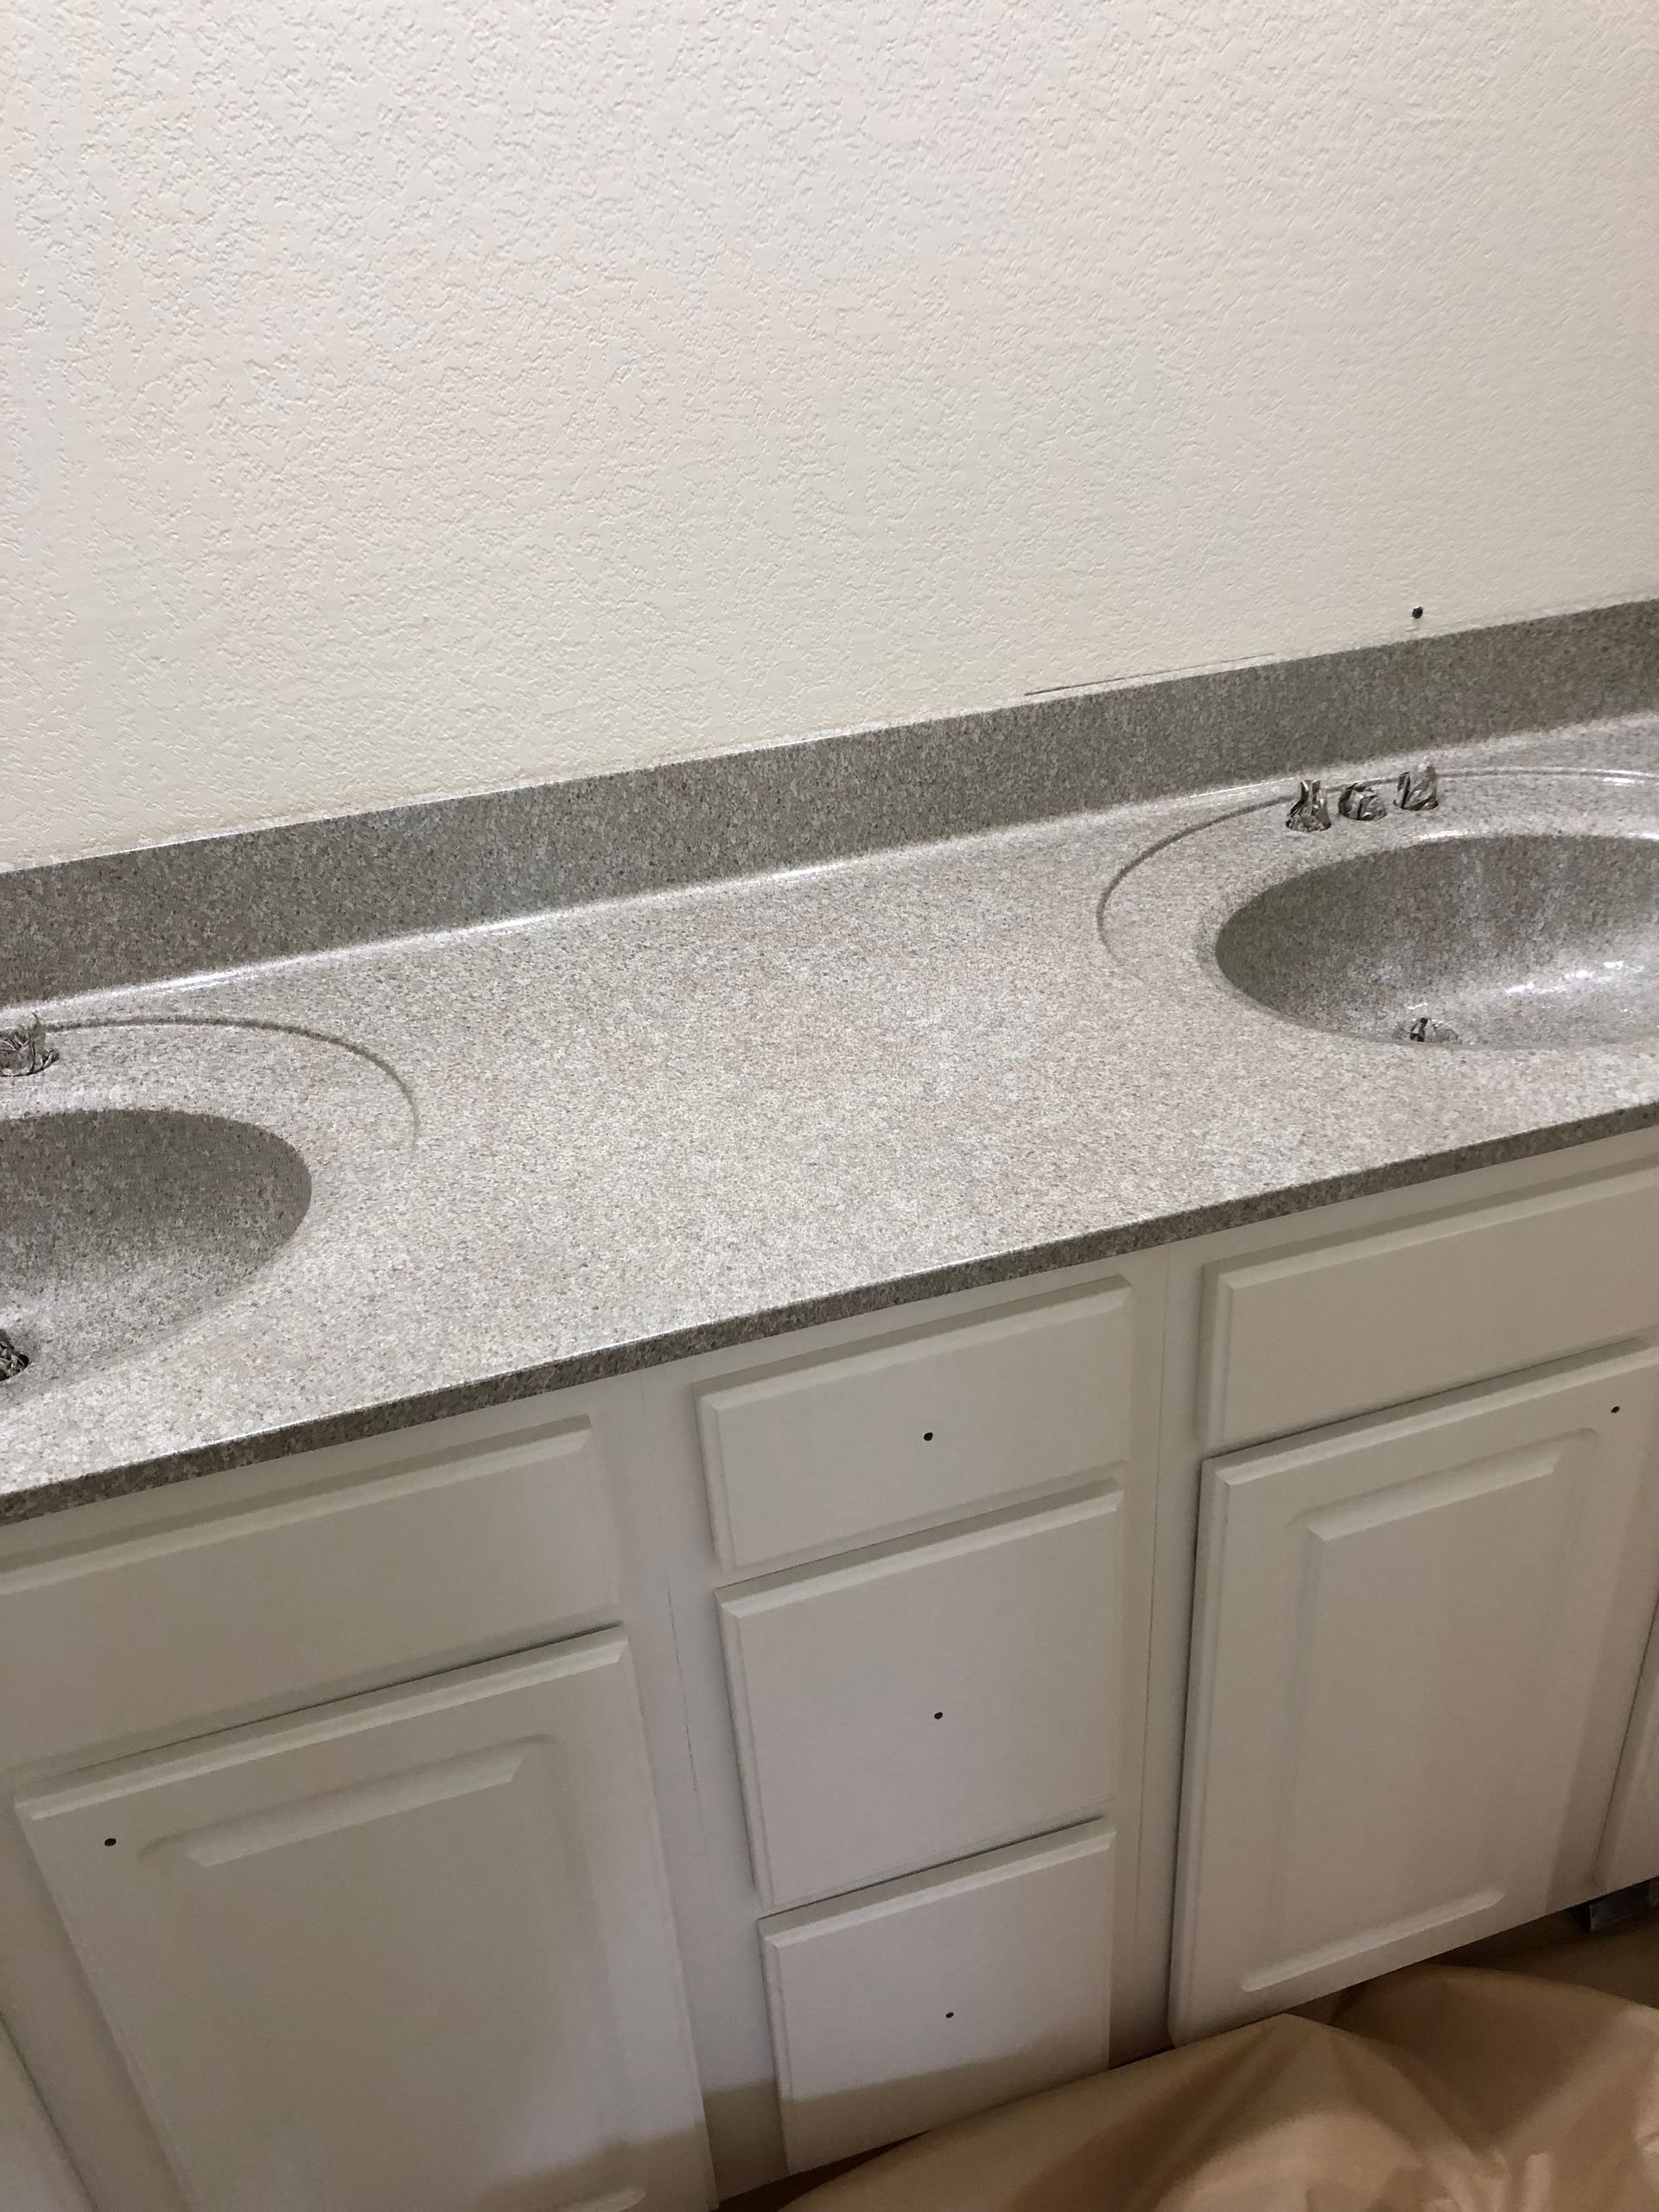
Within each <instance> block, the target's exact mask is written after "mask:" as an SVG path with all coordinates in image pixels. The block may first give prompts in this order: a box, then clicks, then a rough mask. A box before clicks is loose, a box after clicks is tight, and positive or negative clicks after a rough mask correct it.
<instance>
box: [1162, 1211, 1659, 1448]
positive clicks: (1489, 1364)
mask: <svg viewBox="0 0 1659 2212" xmlns="http://www.w3.org/2000/svg"><path fill="white" fill-rule="evenodd" d="M1205 1302H1206V1314H1205V1327H1206V1332H1207V1348H1206V1357H1205V1382H1204V1390H1205V1406H1204V1435H1205V1440H1206V1442H1207V1443H1208V1444H1209V1445H1211V1446H1212V1447H1213V1446H1222V1445H1232V1444H1245V1443H1250V1442H1253V1441H1255V1440H1256V1439H1257V1438H1261V1437H1268V1436H1286V1435H1289V1434H1290V1433H1292V1432H1293V1431H1294V1430H1296V1429H1300V1428H1313V1427H1318V1426H1319V1425H1320V1424H1321V1423H1323V1422H1325V1421H1340V1420H1343V1419H1345V1418H1346V1417H1347V1416H1348V1415H1349V1414H1358V1413H1369V1412H1370V1411H1371V1410H1373V1409H1374V1408H1376V1407H1379V1406H1389V1405H1399V1404H1402V1402H1405V1401H1406V1400H1408V1399H1411V1398H1423V1397H1429V1396H1432V1395H1433V1394H1434V1393H1435V1392H1436V1391H1439V1390H1448V1389H1456V1388H1457V1387H1458V1385H1459V1384H1460V1383H1476V1382H1479V1381H1481V1380H1483V1379H1484V1377H1486V1376H1494V1375H1507V1374H1512V1373H1515V1372H1516V1371H1518V1370H1520V1369H1522V1368H1523V1367H1531V1366H1535V1365H1537V1364H1539V1363H1541V1362H1543V1361H1545V1360H1550V1359H1559V1358H1560V1357H1563V1356H1564V1355H1565V1354H1567V1353H1569V1352H1577V1351H1593V1350H1594V1349H1595V1348H1596V1347H1597V1346H1598V1345H1600V1344H1615V1343H1618V1341H1619V1340H1620V1339H1621V1338H1629V1337H1632V1336H1635V1335H1637V1334H1639V1333H1640V1332H1642V1331H1643V1330H1644V1329H1646V1328H1649V1327H1650V1326H1652V1325H1654V1324H1655V1323H1659V1168H1644V1169H1643V1171H1642V1172H1641V1173H1639V1174H1635V1175H1622V1176H1618V1177H1615V1178H1612V1179H1608V1180H1601V1181H1597V1182H1594V1183H1581V1184H1578V1185H1574V1186H1573V1187H1572V1188H1571V1189H1567V1190H1560V1191H1547V1192H1541V1193H1540V1194H1539V1195H1538V1196H1537V1197H1535V1198H1519V1199H1516V1201H1515V1202H1514V1203H1513V1204H1511V1205H1495V1206H1483V1207H1480V1208H1479V1209H1478V1210H1477V1211H1472V1212H1466V1213H1458V1214H1448V1215H1444V1216H1442V1217H1440V1218H1439V1219H1436V1220H1429V1221H1420V1222H1414V1223H1411V1224H1408V1226H1407V1227H1405V1228H1403V1229H1396V1230H1389V1231H1388V1232H1386V1233H1385V1234H1383V1235H1381V1236H1357V1237H1349V1238H1346V1239H1344V1240H1343V1241H1342V1242H1340V1243H1331V1244H1322V1245H1317V1246H1315V1247H1313V1249H1310V1250H1305V1251H1300V1252H1287V1253H1283V1254H1281V1255H1279V1256H1277V1257H1276V1258H1273V1259H1267V1260H1261V1261H1257V1262H1250V1263H1248V1264H1244V1265H1240V1266H1233V1265H1230V1264H1229V1265H1226V1266H1221V1267H1217V1268H1214V1269H1213V1270H1211V1280H1210V1281H1209V1283H1208V1285H1207V1288H1206V1301H1205Z"/></svg>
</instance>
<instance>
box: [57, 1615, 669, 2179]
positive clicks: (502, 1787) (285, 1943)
mask: <svg viewBox="0 0 1659 2212" xmlns="http://www.w3.org/2000/svg"><path fill="white" fill-rule="evenodd" d="M17 1809H18V1815H19V1817H20V1819H21V1821H22V1827H23V1832H24V1834H25V1835H26V1837H27V1838H28V1840H29V1846H30V1847H31V1849H32V1850H33V1852H34V1853H35V1859H36V1860H37V1861H38V1863H39V1865H40V1866H41V1871H42V1872H43V1873H44V1875H45V1877H46V1879H47V1882H48V1885H49V1887H50V1889H51V1891H52V1893H53V1896H54V1899H55V1901H56V1903H57V1904H58V1906H59V1909H60V1911H61V1913H62V1915H63V1917H64V1921H65V1923H66V1925H67V1929H68V1931H69V1934H70V1936H71V1939H72V1941H73V1943H74V1946H75V1948H76V1950H77V1952H78V1954H79V1957H80V1960H81V1963H82V1965H83V1966H84V1967H85V1968H86V1974H87V1976H88V1979H89V1980H90V1981H91V1983H92V1988H93V1990H94V1992H95V1993H96V1995H97V1997H98V1999H99V2003H100V2005H102V2007H103V2009H104V2011H105V2015H106V2017H107V2018H108V2019H109V2021H110V2023H111V2026H112V2028H113V2029H114V2031H115V2034H116V2037H117V2041H118V2044H119V2045H120V2047H121V2050H122V2052H123V2054H124V2057H125V2059H126V2062H127V2063H128V2065H129V2066H130V2069H131V2070H132V2073H133V2075H134V2078H135V2081H136V2083H137V2088H138V2089H139V2092H140V2094H141V2095H142V2096H143V2100H144V2101H145V2103H146V2105H147V2106H148V2107H149V2112H150V2114H151V2117H152V2119H153V2120H155V2122H156V2128H157V2133H158V2134H159V2136H160V2138H161V2140H162V2145H163V2146H164V2148H165V2149H166V2151H167V2152H168V2156H169V2158H171V2160H172V2161H173V2163H174V2164H175V2168H176V2170H177V2171H178V2172H179V2173H180V2175H181V2177H182V2179H183V2181H184V2183H185V2185H186V2188H187V2189H188V2192H189V2196H190V2201H191V2202H192V2203H194V2204H196V2205H198V2206H200V2207H202V2208H203V2212H221V2208H223V2212H232V2208H238V2212H239V2208H243V2207H252V2206H255V2205H257V2206H259V2207H261V2208H264V2212H316V2208H318V2207H321V2206H323V2205H327V2206H331V2207H333V2206H340V2207H346V2206H350V2207H352V2208H353V2212H357V2208H362V2212H463V2208H465V2212H486V2208H491V2212H494V2209H495V2208H499V2212H530V2208H531V2207H532V2206H534V2207H538V2208H539V2207H543V2206H554V2205H558V2206H563V2207H569V2208H571V2212H577V2208H587V2212H594V2208H595V2207H597V2206H600V2205H606V2206H616V2207H620V2206H622V2205H632V2204H648V2205H649V2206H651V2207H652V2208H653V2212H656V2209H657V2208H660V2212H694V2208H697V2207H701V2206H703V2205H706V2204H707V2203H708V2202H709V2192H708V2190H707V2188H706V2183H705V2171H706V2170H705V2167H704V2163H703V2150H702V2109H701V2100H700V2096H699V2093H698V2088H697V2082H696V2074H695V2070H694V2068H693V2065H692V2060H691V2051H690V2034H689V2031H688V2028H687V2024H686V2020H685V2014H684V2005H683V1997H682V1993H681V1989H680V1980H679V1971H678V1964H677V1957H676V1953H675V1949H674V1939H673V1926H672V1921H671V1916H670V1911H669V1904H668V1897H667V1889H666V1884H665V1881H664V1875H663V1871H662V1864H661V1858H660V1854H659V1851H658V1841H657V1832H656V1823H655V1818H654V1812H653V1808H652V1796H651V1784H650V1778H649V1777H648V1775H647V1772H646V1767H645V1744H644V1739H643V1733H642V1731H641V1727H640V1722H639V1708H638V1706H637V1704H636V1701H635V1697H634V1688H633V1680H632V1669H631V1668H630V1665H629V1660H628V1653H627V1648H626V1643H625V1642H624V1640H623V1638H622V1637H621V1636H620V1634H617V1633H615V1632H610V1633H604V1634H601V1635H598V1636H594V1637H582V1638H579V1639H577V1640H576V1641H575V1643H569V1644H566V1645H563V1646H562V1647H561V1648H560V1649H557V1650H556V1651H552V1652H546V1653H542V1654H539V1655H537V1656H536V1657H534V1658H531V1659H515V1660H508V1661H504V1662H491V1663H486V1664H485V1665H483V1666H480V1667H474V1668H469V1669H462V1670H461V1671H460V1672H458V1673H455V1674H453V1675H447V1676H443V1677H440V1678H438V1679H437V1680H435V1681H429V1682H423V1683H421V1684H419V1685H417V1686H416V1688H412V1689H405V1690H399V1691H393V1692H386V1693H380V1694H376V1695H374V1696H372V1697H367V1698H360V1699H353V1700H350V1701H349V1702H346V1703H344V1704H340V1705H336V1706H332V1707H321V1708H319V1709H317V1710H316V1711H315V1712H312V1713H307V1714H305V1715H303V1716H302V1718H300V1719H297V1720H290V1721H283V1722H279V1723H275V1724H270V1725H267V1726H260V1727H257V1728H250V1729H241V1730H237V1731H234V1732H232V1733H229V1734H227V1735H223V1736H217V1737H210V1738H205V1739H204V1740H203V1741H201V1742H200V1743H199V1744H196V1745H192V1746H190V1747H189V1748H188V1750H186V1751H170V1752H162V1753H156V1754H152V1755H150V1756H149V1757H148V1758H143V1759H140V1760H135V1761H133V1762H130V1764H126V1765H124V1766H119V1767H114V1768H110V1767H105V1768H103V1769H100V1770H97V1771H95V1772H94V1773H92V1774H90V1775H86V1776H83V1777H79V1778H77V1779H76V1780H74V1781H72V1782H69V1783H59V1784H57V1785H55V1786H54V1788H52V1789H49V1790H46V1791H43V1792H42V1793H41V1794H40V1795H38V1796H26V1797H24V1798H23V1799H22V1801H21V1802H19V1805H18V1808H17Z"/></svg>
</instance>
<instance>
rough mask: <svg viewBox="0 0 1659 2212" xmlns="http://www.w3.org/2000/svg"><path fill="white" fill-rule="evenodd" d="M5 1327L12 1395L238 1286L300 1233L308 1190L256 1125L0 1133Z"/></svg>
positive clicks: (283, 1150) (42, 1122) (164, 1328)
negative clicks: (19, 1373)
mask: <svg viewBox="0 0 1659 2212" xmlns="http://www.w3.org/2000/svg"><path fill="white" fill-rule="evenodd" d="M0 1191H3V1192H4V1193H5V1202H4V1211H3V1212H0V1300H3V1304H0V1327H3V1329H4V1332H5V1334H6V1335H7V1337H8V1338H10V1341H11V1342H12V1343H13V1344H16V1346H17V1347H18V1348H19V1349H20V1350H21V1351H22V1353H23V1354H24V1356H25V1357H26V1358H27V1359H28V1361H29V1370H28V1380H27V1382H20V1383H19V1384H18V1386H17V1390H16V1395H19V1396H21V1395H22V1392H24V1391H29V1392H35V1391H39V1390H41V1389H49V1388H51V1387H52V1386H53V1385H54V1384H56V1383H63V1382H67V1381H70V1380H73V1377H75V1376H78V1375H84V1374H86V1373H87V1372H88V1371H89V1370H92V1369H93V1368H97V1367H102V1366H105V1365H106V1364H107V1363H109V1362H110V1361H111V1360H112V1359H115V1358H118V1357H120V1356H121V1355H122V1354H124V1353H125V1352H128V1351H132V1350H133V1349H135V1348H136V1347H140V1346H142V1345H143V1344H146V1343H148V1342H149V1341H150V1340H151V1339H152V1338H157V1337H162V1336H165V1335H166V1334H167V1333H168V1332H169V1331H171V1330H172V1329H174V1328H175V1327H176V1326H177V1325H178V1324H179V1323H180V1322H181V1321H183V1320H187V1319H189V1318H190V1317H191V1316H192V1315H193V1314H194V1313H199V1312H200V1311H201V1310H202V1309H203V1308H204V1307H207V1306H214V1305H217V1304H218V1303H219V1301H220V1300H222V1299H224V1298H226V1297H228V1296H229V1295H230V1294H232V1292H233V1291H235V1290H237V1289H238V1288H239V1287H241V1285H242V1284H243V1283H244V1282H245V1281H247V1279H248V1277H249V1276H250V1275H252V1274H257V1272H258V1270H259V1268H261V1267H263V1266H264V1263H265V1262H267V1261H268V1260H270V1258H272V1257H273V1256H274V1255H275V1254H276V1253H277V1251H278V1250H279V1249H281V1247H282V1246H283V1245H284V1244H286V1243H287V1242H288V1240H289V1237H290V1236H293V1234H294V1233H295V1231H296V1230H297V1229H298V1227H299V1225H300V1224H301V1223H302V1221H303V1220H304V1218H305V1214H306V1209H307V1207H308V1205H310V1202H311V1177H310V1173H309V1171H308V1169H307V1167H306V1165H305V1162H304V1160H302V1158H301V1157H300V1155H299V1154H298V1153H297V1152H296V1151H295V1149H294V1147H293V1146H292V1145H290V1144H288V1143H286V1142H284V1141H283V1139H282V1138H281V1137H279V1136H277V1135H273V1133H272V1132H271V1131H270V1130H269V1129H262V1128H257V1127H256V1126H255V1125H254V1124H253V1123H252V1122H231V1121H226V1119H225V1118H224V1116H221V1115H218V1114H181V1113H179V1112H178V1111H177V1110H176V1109H171V1108H160V1109H157V1108H149V1109H143V1108H138V1109H134V1108H132V1107H130V1106H106V1107H94V1108H92V1109H88V1110H86V1111H83V1112H80V1113H73V1112H71V1113H59V1114H31V1115H29V1116H22V1117H16V1118H13V1119H10V1120H9V1121H7V1122H4V1123H3V1124H0ZM10 1403H11V1398H10V1396H9V1398H8V1404H9V1405H10Z"/></svg>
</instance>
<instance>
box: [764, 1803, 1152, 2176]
mask: <svg viewBox="0 0 1659 2212" xmlns="http://www.w3.org/2000/svg"><path fill="white" fill-rule="evenodd" d="M760 1941H761V1948H762V1951H763V1954H764V1956H765V1960H766V1998H767V2003H768V2005H769V2006H770V2009H771V2012H772V2041H773V2044H774V2046H775V2049H776V2051H777V2056H778V2080H779V2101H780V2103H781V2106H782V2110H783V2120H784V2148H785V2156H786V2158H787V2159H788V2163H789V2169H790V2171H791V2173H801V2172H804V2171H806V2170H807V2169H808V2168H810V2167H812V2166H817V2165H822V2164H824V2163H825V2162H826V2161H827V2160H829V2159H831V2158H847V2157H849V2156H850V2155H851V2154H852V2153H853V2152H855V2151H868V2150H870V2149H872V2148H874V2146H875V2145H878V2144H882V2143H892V2142H894V2141H896V2140H897V2139H899V2137H900V2136H905V2135H915V2134H918V2133H919V2132H920V2131H921V2130H922V2129H924V2128H927V2127H938V2126H942V2125H943V2123H944V2121H946V2120H959V2119H961V2118H962V2117H963V2115H964V2114H966V2113H973V2112H982V2111H985V2110H987V2109H988V2107H991V2106H992V2105H998V2104H1002V2103H1005V2102H1006V2101H1007V2100H1008V2099H1009V2098H1011V2097H1023V2096H1027V2095H1029V2094H1031V2092H1032V2091H1033V2090H1034V2089H1045V2088H1050V2087H1051V2086H1052V2084H1053V2083H1055V2082H1067V2081H1071V2080H1073V2079H1075V2078H1076V2076H1077V2075H1081V2074H1089V2073H1092V2072H1094V2071H1095V2070H1096V2069H1098V2068H1100V2067H1102V2066H1104V2065H1105V2063H1106V2057H1107V2041H1108V2036H1109V2027H1110V2012H1111V1951H1112V1835H1111V1831H1110V1830H1109V1828H1107V1827H1104V1826H1103V1825H1102V1824H1101V1823H1099V1822H1095V1823H1092V1824H1091V1825H1090V1826H1089V1827H1080V1828H1074V1829H1072V1830H1071V1832H1070V1833H1069V1834H1065V1835H1061V1836H1048V1837H1045V1838H1044V1839H1043V1840H1041V1841H1040V1842H1038V1843H1030V1844H1020V1845H1018V1846H1016V1847H1014V1848H1013V1849H1011V1850H1007V1851H994V1852H990V1853H987V1854H986V1855H985V1856H984V1857H983V1858H981V1859H970V1860H969V1861H968V1862H967V1863H966V1864H964V1865H963V1866H952V1867H949V1868H947V1869H945V1870H944V1872H933V1873H931V1874H923V1875H912V1877H911V1878H909V1879H908V1880H907V1881H903V1882H892V1883H889V1884H887V1885H886V1886H885V1887H884V1888H881V1889H879V1890H869V1891H865V1893H864V1894H863V1895H862V1896H861V1897H850V1898H841V1899H839V1900H837V1902H836V1903H835V1904H825V1905H816V1906H814V1907H812V1908H811V1909H810V1910H808V1911H804V1912H790V1913H783V1914H780V1915H779V1916H778V1917H777V1918H776V1919H774V1920H769V1921H763V1922H762V1923H761V1924H760Z"/></svg>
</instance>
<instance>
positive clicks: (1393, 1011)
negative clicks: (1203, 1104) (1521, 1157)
mask: <svg viewBox="0 0 1659 2212" xmlns="http://www.w3.org/2000/svg"><path fill="white" fill-rule="evenodd" d="M1214 957H1215V962H1216V965H1217V968H1219V969H1220V970H1221V973H1222V974H1223V975H1224V976H1225V977H1226V978H1227V980H1228V982H1230V983H1231V984H1232V985H1233V986H1234V987H1235V988H1236V989H1237V990H1240V991H1243V993H1244V994H1245V995H1246V996H1247V997H1249V998H1251V999H1254V1000H1255V1001H1256V1002H1257V1004H1259V1005H1261V1006H1264V1007H1268V1008H1269V1009H1271V1010H1272V1011H1273V1012H1274V1013H1276V1014H1284V1015H1286V1016H1287V1018H1288V1019H1290V1020H1294V1021H1298V1022H1301V1023H1304V1024H1306V1025H1308V1026H1310V1027H1314V1028H1318V1029H1327V1030H1335V1031H1339V1032H1344V1033H1348V1034H1351V1035H1354V1036H1360V1037H1371V1038H1384V1039H1408V1037H1409V1036H1410V1033H1411V1031H1412V1027H1413V1025H1414V1024H1416V1023H1421V1021H1422V1020H1423V1019H1424V1018H1425V1017H1426V1018H1427V1023H1428V1030H1427V1040H1426V1041H1429V1042H1439V1043H1446V1044H1459V1045H1465V1046H1532V1047H1535V1048H1536V1047H1539V1046H1569V1047H1570V1046H1592V1045H1620V1044H1626V1043H1629V1042H1630V1041H1632V1040H1634V1039H1643V1038H1651V1037H1655V1036H1659V838H1654V837H1647V836H1580V835H1568V834H1562V833H1558V832H1553V831H1550V832H1537V833H1531V834H1529V833H1525V832H1512V833H1504V834H1497V835H1480V834H1445V835H1433V836H1422V837H1420V838H1419V839H1418V840H1417V841H1416V842H1412V843H1408V844H1395V845H1392V846H1390V847H1389V848H1387V849H1381V850H1377V851H1374V852H1369V853H1357V854H1354V855H1352V856H1351V857H1347V858H1344V859H1340V860H1334V861H1332V862H1331V863H1330V864H1329V865H1315V866H1312V867H1309V868H1306V869H1305V870H1303V871H1302V872H1300V873H1298V874H1293V875H1289V876H1287V877H1285V878H1284V879H1282V880H1280V881H1277V882H1274V883H1272V884H1270V885H1269V886H1268V888H1266V889H1265V890H1262V891H1259V892H1257V893H1256V894H1255V896H1254V897H1252V898H1250V899H1248V900H1247V901H1246V902H1245V903H1244V904H1243V906H1240V907H1239V908H1238V909H1237V911H1236V912H1234V913H1233V914H1232V915H1231V916H1230V918H1229V919H1228V920H1227V921H1226V922H1225V923H1224V925H1223V926H1222V927H1221V929H1220V930H1219V931H1218V932H1217V936H1216V939H1215V944H1214Z"/></svg>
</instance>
